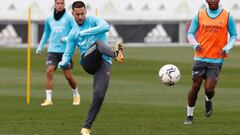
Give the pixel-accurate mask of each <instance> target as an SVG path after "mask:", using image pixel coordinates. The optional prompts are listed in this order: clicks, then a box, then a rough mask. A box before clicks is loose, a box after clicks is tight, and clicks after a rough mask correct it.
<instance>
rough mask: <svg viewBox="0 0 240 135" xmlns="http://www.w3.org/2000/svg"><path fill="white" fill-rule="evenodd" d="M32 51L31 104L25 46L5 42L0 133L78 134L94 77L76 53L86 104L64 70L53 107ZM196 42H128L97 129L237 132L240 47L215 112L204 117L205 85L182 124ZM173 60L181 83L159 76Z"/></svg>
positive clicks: (101, 132)
mask: <svg viewBox="0 0 240 135" xmlns="http://www.w3.org/2000/svg"><path fill="white" fill-rule="evenodd" d="M34 52H35V50H34V49H32V52H31V103H30V105H26V97H25V95H26V80H27V79H26V77H27V69H26V63H27V62H26V59H27V56H26V54H27V51H26V49H9V48H1V50H0V54H1V58H0V63H1V64H0V135H3V134H10V135H78V134H79V131H80V129H81V124H82V123H83V122H84V120H85V118H86V115H87V112H88V108H89V105H90V103H91V100H92V89H91V88H92V77H91V76H90V75H88V74H87V73H85V72H84V71H83V69H82V68H81V67H80V65H79V62H78V61H79V58H78V56H79V53H78V51H76V52H77V53H76V54H75V56H74V62H75V66H74V71H73V73H74V75H75V78H76V80H77V82H78V86H79V89H80V92H81V105H80V106H72V105H71V102H72V93H71V90H70V87H69V85H68V83H67V81H66V80H65V79H64V76H63V75H62V72H61V70H58V71H57V72H56V74H55V76H54V91H53V102H54V106H52V107H40V103H41V102H42V101H43V99H44V98H45V93H44V91H43V86H44V78H45V67H44V64H45V60H44V58H45V54H46V52H44V54H43V55H42V56H37V55H35V53H34ZM192 56H193V50H192V49H191V48H190V47H179V48H177V47H169V48H167V47H162V48H126V50H125V62H124V64H122V65H120V64H117V63H116V62H113V63H114V64H113V68H112V77H111V82H110V86H109V89H108V92H107V95H106V98H105V101H104V104H103V107H102V109H101V112H100V113H99V115H98V117H97V119H96V121H95V123H94V125H93V128H92V134H93V135H123V134H127V135H141V134H144V135H160V134H162V135H193V134H194V135H239V134H240V125H239V123H240V116H239V113H240V108H239V106H240V102H239V95H240V91H239V88H240V83H239V74H240V71H239V70H240V62H239V60H240V49H239V48H237V47H235V48H234V49H233V50H232V52H231V55H230V56H229V58H228V59H227V60H226V62H225V64H224V65H223V69H222V72H221V74H220V80H219V83H218V85H217V88H216V95H215V97H214V102H213V103H214V113H213V115H212V116H211V117H210V118H206V117H205V116H204V94H203V93H204V92H203V89H201V90H200V92H199V97H198V101H197V106H196V109H195V117H194V124H193V125H188V126H186V125H183V120H184V119H185V116H186V104H187V92H188V90H189V89H190V86H191V65H192ZM169 63H170V64H175V65H176V66H178V67H179V69H180V71H181V79H180V82H179V83H178V84H177V85H175V86H172V87H167V86H163V85H162V84H160V82H159V80H158V70H159V68H160V67H161V66H163V65H164V64H169Z"/></svg>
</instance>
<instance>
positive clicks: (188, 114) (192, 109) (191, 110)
mask: <svg viewBox="0 0 240 135" xmlns="http://www.w3.org/2000/svg"><path fill="white" fill-rule="evenodd" d="M194 108H195V106H193V107H190V106H187V116H193V112H194Z"/></svg>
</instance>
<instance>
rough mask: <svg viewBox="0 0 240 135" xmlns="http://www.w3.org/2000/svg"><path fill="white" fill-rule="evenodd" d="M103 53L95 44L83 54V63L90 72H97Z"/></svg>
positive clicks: (84, 67)
mask: <svg viewBox="0 0 240 135" xmlns="http://www.w3.org/2000/svg"><path fill="white" fill-rule="evenodd" d="M101 63H102V54H101V53H100V52H99V51H98V49H97V45H96V44H93V45H92V46H91V47H90V48H89V49H88V50H87V51H86V52H85V53H84V54H82V58H81V65H82V67H83V69H84V70H85V71H86V72H88V73H89V74H95V73H96V72H97V71H98V70H99V69H100V67H101Z"/></svg>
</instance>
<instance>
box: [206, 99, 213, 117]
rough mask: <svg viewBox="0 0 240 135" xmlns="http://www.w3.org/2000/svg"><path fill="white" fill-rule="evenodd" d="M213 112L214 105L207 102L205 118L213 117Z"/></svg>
mask: <svg viewBox="0 0 240 135" xmlns="http://www.w3.org/2000/svg"><path fill="white" fill-rule="evenodd" d="M212 112H213V105H212V101H211V100H210V101H206V100H205V116H206V117H210V116H211V115H212Z"/></svg>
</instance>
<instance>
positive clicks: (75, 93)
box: [72, 87, 80, 96]
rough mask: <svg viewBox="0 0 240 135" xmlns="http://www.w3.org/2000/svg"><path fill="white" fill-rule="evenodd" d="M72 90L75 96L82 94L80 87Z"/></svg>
mask: <svg viewBox="0 0 240 135" xmlns="http://www.w3.org/2000/svg"><path fill="white" fill-rule="evenodd" d="M72 92H73V96H80V94H79V92H78V87H77V88H76V89H72Z"/></svg>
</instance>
